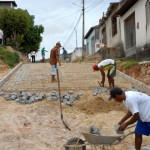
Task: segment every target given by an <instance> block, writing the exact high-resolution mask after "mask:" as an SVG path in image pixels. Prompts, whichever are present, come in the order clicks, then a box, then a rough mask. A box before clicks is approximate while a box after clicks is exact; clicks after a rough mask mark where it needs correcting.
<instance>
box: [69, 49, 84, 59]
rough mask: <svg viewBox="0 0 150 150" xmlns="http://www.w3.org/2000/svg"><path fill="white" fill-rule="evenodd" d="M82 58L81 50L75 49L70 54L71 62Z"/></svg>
mask: <svg viewBox="0 0 150 150" xmlns="http://www.w3.org/2000/svg"><path fill="white" fill-rule="evenodd" d="M81 56H82V48H76V49H75V50H74V51H73V52H72V54H71V61H73V60H74V59H76V58H77V57H81Z"/></svg>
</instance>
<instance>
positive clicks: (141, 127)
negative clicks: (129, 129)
mask: <svg viewBox="0 0 150 150" xmlns="http://www.w3.org/2000/svg"><path fill="white" fill-rule="evenodd" d="M135 134H140V135H146V136H149V135H150V122H142V121H141V120H140V119H139V120H138V122H137V125H136V128H135Z"/></svg>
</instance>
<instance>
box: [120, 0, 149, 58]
mask: <svg viewBox="0 0 150 150" xmlns="http://www.w3.org/2000/svg"><path fill="white" fill-rule="evenodd" d="M146 1H147V0H138V1H137V2H136V3H135V5H133V7H131V8H130V9H129V10H128V11H127V12H126V13H125V14H124V15H123V16H122V17H121V39H122V42H123V43H124V45H123V47H124V49H125V31H124V29H125V27H124V21H125V20H126V19H127V18H128V17H129V16H130V15H131V14H132V13H133V12H135V30H136V47H141V50H142V49H143V47H144V45H145V44H146V42H147V41H146V11H145V3H146ZM138 24H139V28H137V26H138ZM129 50H130V49H129ZM135 52H136V51H135ZM135 52H134V53H135ZM125 53H126V56H129V55H130V52H128V50H126V49H125ZM128 53H129V54H128ZM131 54H132V53H131Z"/></svg>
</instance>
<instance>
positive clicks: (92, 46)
mask: <svg viewBox="0 0 150 150" xmlns="http://www.w3.org/2000/svg"><path fill="white" fill-rule="evenodd" d="M99 29H100V28H99V25H96V26H94V27H91V28H90V29H89V31H88V32H87V34H86V35H85V37H84V39H86V55H92V54H94V53H95V52H97V51H98V50H99V48H100V41H99Z"/></svg>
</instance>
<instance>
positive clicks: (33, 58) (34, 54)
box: [31, 51, 36, 63]
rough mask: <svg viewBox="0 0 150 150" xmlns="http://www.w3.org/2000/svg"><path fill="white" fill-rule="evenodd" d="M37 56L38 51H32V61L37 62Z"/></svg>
mask: <svg viewBox="0 0 150 150" xmlns="http://www.w3.org/2000/svg"><path fill="white" fill-rule="evenodd" d="M35 56H36V52H35V51H32V52H31V58H32V63H35Z"/></svg>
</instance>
